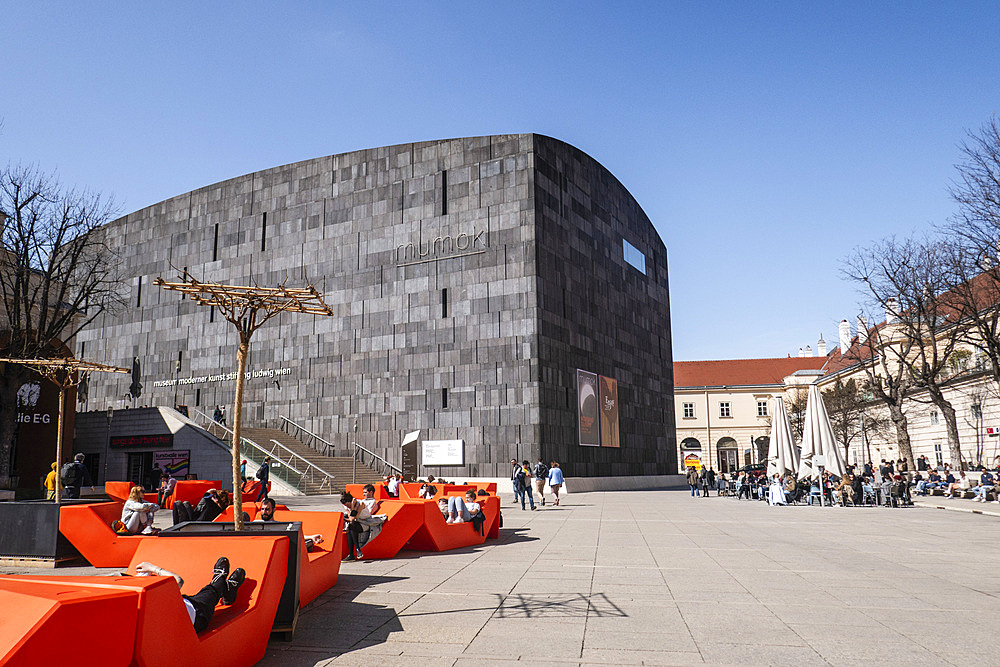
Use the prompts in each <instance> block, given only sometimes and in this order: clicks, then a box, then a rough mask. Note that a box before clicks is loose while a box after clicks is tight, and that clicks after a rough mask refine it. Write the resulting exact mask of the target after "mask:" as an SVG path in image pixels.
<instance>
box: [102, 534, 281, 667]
mask: <svg viewBox="0 0 1000 667" xmlns="http://www.w3.org/2000/svg"><path fill="white" fill-rule="evenodd" d="M219 556H226V557H227V558H228V559H229V562H230V564H231V567H232V568H233V569H235V568H237V567H242V568H243V569H244V570H246V573H247V577H246V581H244V583H243V585H242V586H241V587H240V591H239V595H238V596H237V598H236V603H235V604H234V605H232V606H230V607H218V608H216V611H215V615H214V616H213V618H212V621H211V623H210V624H209V626H208V629H207V630H205V631H204V632H202V633H201V634H200V635H199V634H197V633H195V631H194V626H193V625H192V624H191V619H190V617H189V616H188V613H187V610H186V609H185V607H184V603H183V601H182V600H181V597H180V594H181V592H183V593H186V594H188V595H191V594H194V593H197V592H198V590H200V589H201V587H202V586H204V585H205V584H207V583H208V582H209V581H210V580H211V576H212V567H213V565H214V564H215V561H216V559H217V558H218V557H219ZM287 558H288V538H287V537H284V536H270V535H268V536H246V537H244V536H239V537H221V538H220V537H174V538H163V539H156V540H145V541H144V542H143V543H142V544H140V546H139V549H138V550H136V554H135V557H134V558H133V559H132V563H131V564H130V565H129V570H128V571H129V572H130V573H134V572H135V567H136V565H138V564H139V563H141V562H143V561H149V562H151V563H154V564H156V565H159V566H161V567H164V568H166V569H168V570H170V571H172V572H176V573H177V574H179V575H180V576H181V577H183V579H184V588H183V589H182V590H180V591H179V590H178V589H177V585H176V584H175V583H173V579H171V578H164V577H150V578H149V579H152V580H154V581H161V582H166V584H167V585H165V586H153V587H149V588H145V589H144V590H145V595H144V596H143V597H144V599H143V601H142V603H141V604H140V607H139V614H138V620H137V623H136V630H135V658H134V663H133V664H135V665H139V666H150V667H152V666H155V665H162V664H164V662H168V663H169V664H174V665H253V664H254V663H256V662H258V661H259V660H260V659H261V658H263V657H264V652H265V650H266V648H267V641H268V638H269V637H270V635H271V626H272V625H273V623H274V616H275V612H276V611H277V608H278V601H279V600H280V598H281V591H282V588H283V587H284V585H285V572H286V569H287V565H288V561H287ZM144 579H145V578H140V579H135V580H134V581H139V582H141V581H143V580H144ZM115 634H116V636H117V633H115Z"/></svg>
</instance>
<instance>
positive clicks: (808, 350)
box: [803, 345, 813, 357]
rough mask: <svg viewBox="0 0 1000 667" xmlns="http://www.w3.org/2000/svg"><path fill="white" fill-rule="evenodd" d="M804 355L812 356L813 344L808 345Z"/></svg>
mask: <svg viewBox="0 0 1000 667" xmlns="http://www.w3.org/2000/svg"><path fill="white" fill-rule="evenodd" d="M803 356H805V357H811V356H813V349H812V345H806V353H805V354H804V355H803Z"/></svg>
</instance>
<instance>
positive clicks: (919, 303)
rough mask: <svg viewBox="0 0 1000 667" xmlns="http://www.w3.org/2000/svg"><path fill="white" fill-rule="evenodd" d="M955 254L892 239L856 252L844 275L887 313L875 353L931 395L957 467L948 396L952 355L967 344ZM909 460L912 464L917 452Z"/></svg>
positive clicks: (929, 243) (934, 244)
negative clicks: (955, 292) (955, 287)
mask: <svg viewBox="0 0 1000 667" xmlns="http://www.w3.org/2000/svg"><path fill="white" fill-rule="evenodd" d="M950 254H951V251H950V248H949V247H948V246H947V244H945V243H943V242H941V241H939V240H933V239H927V240H916V239H907V240H904V241H897V240H896V239H892V238H890V239H887V240H885V241H882V242H881V243H878V244H876V245H874V246H872V247H871V248H867V249H859V250H857V251H855V253H854V254H853V255H852V256H851V257H850V258H849V259H848V260H847V262H846V269H845V271H846V273H847V275H848V276H849V277H850V278H852V279H853V280H855V281H857V282H859V283H862V284H863V285H864V286H865V287H866V289H867V291H868V293H869V296H870V298H871V300H873V301H874V302H875V303H876V304H878V305H879V306H881V307H882V308H883V309H885V312H886V315H887V318H886V324H885V325H884V327H882V328H881V329H880V330H879V335H878V336H877V339H878V343H879V347H878V348H877V349H876V350H875V351H876V352H877V353H878V354H881V355H884V356H886V357H887V364H888V365H889V366H894V365H900V366H902V367H903V368H905V370H906V376H907V381H908V383H909V384H910V385H911V387H912V388H913V389H915V390H924V391H926V392H927V397H928V399H927V400H928V401H929V402H930V403H932V404H934V405H935V406H936V407H937V408H938V409H939V410H940V411H941V414H942V416H943V417H944V422H945V428H946V430H947V436H948V449H949V452H950V454H951V459H952V464H953V465H961V462H962V450H961V444H960V441H959V437H958V420H957V416H956V414H955V408H954V407H952V405H951V402H950V401H949V400H948V399H947V398H945V396H944V388H945V385H946V384H947V382H948V379H949V377H950V374H949V373H948V372H947V371H948V369H949V363H950V360H951V356H952V353H953V352H954V351H955V350H956V349H957V346H958V344H959V343H960V342H962V341H963V339H964V333H963V327H961V326H958V320H959V315H958V311H956V309H955V307H954V303H953V302H952V300H951V297H950V295H949V290H950V288H951V287H952V282H951V278H952V275H951V273H950V272H949V268H950V261H949V260H950ZM900 448H901V451H902V444H901V447H900ZM907 460H908V461H912V450H911V451H910V453H909V456H908V457H907Z"/></svg>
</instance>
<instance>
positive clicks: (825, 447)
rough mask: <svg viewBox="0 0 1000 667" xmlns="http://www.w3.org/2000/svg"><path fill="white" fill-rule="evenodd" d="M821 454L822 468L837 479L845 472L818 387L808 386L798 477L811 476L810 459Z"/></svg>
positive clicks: (844, 464) (838, 446) (840, 453)
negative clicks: (822, 459)
mask: <svg viewBox="0 0 1000 667" xmlns="http://www.w3.org/2000/svg"><path fill="white" fill-rule="evenodd" d="M817 454H822V455H823V457H824V459H825V462H824V465H823V467H824V468H825V469H826V470H829V471H830V472H831V473H833V474H834V475H837V476H838V477H843V476H844V474H845V473H846V472H847V464H846V463H845V462H844V455H843V453H842V452H841V451H840V445H838V444H837V439H836V438H835V437H834V435H833V424H831V423H830V417H829V415H827V413H826V405H825V404H824V403H823V397H822V396H821V395H820V393H819V387H817V386H816V385H814V384H813V385H809V398H808V400H807V401H806V416H805V426H804V428H803V430H802V462H801V463H800V464H799V477H802V476H803V470H806V471H807V472H806V473H805V474H806V475H812V474H813V472H814V471H813V469H812V468H813V466H812V459H813V457H814V456H815V455H817Z"/></svg>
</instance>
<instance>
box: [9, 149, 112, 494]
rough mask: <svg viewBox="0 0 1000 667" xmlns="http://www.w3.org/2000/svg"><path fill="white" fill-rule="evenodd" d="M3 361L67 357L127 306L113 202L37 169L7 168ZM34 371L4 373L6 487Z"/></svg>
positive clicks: (13, 368) (18, 369) (18, 368)
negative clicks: (73, 344)
mask: <svg viewBox="0 0 1000 667" xmlns="http://www.w3.org/2000/svg"><path fill="white" fill-rule="evenodd" d="M0 213H2V216H0V223H2V229H0V297H2V301H3V303H2V306H0V308H2V310H0V332H2V333H0V336H2V337H0V356H4V357H11V358H18V359H26V358H49V357H53V356H62V355H65V354H66V353H67V352H66V350H65V349H64V348H65V347H66V346H68V344H69V343H70V341H72V339H73V338H74V337H75V336H76V335H77V333H79V332H80V330H81V329H83V328H84V327H85V326H87V325H88V324H90V323H91V322H92V321H93V320H94V319H95V318H96V317H98V316H99V315H100V314H101V313H103V312H105V311H106V310H108V309H113V308H115V307H117V306H118V305H120V304H122V303H123V297H122V294H121V281H120V279H119V274H118V271H117V267H118V265H119V263H118V261H117V258H116V255H115V253H114V251H113V250H112V248H110V247H108V244H107V242H106V240H105V238H104V234H103V233H102V231H101V230H100V229H99V228H100V227H101V226H102V225H104V224H105V223H107V222H109V221H110V220H112V219H113V218H114V216H115V215H116V209H115V206H114V204H113V202H112V200H110V199H109V198H106V197H102V196H101V195H98V194H94V193H90V192H81V191H76V190H72V189H70V190H66V189H63V188H62V187H60V185H59V183H58V182H57V180H56V179H55V178H54V177H53V176H51V175H47V174H43V173H41V172H40V171H38V170H37V169H36V168H34V167H24V166H8V167H5V168H2V169H0ZM29 373H30V372H29V371H27V370H25V369H24V368H23V367H21V366H17V365H14V364H8V365H6V367H5V368H4V369H3V372H2V373H0V486H9V485H10V483H11V481H12V480H11V475H12V472H13V471H12V466H13V460H12V455H13V451H14V443H15V438H16V431H15V414H16V405H17V402H16V394H17V390H18V387H19V386H20V385H21V384H22V383H23V382H24V380H25V379H27V377H28V375H29Z"/></svg>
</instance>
